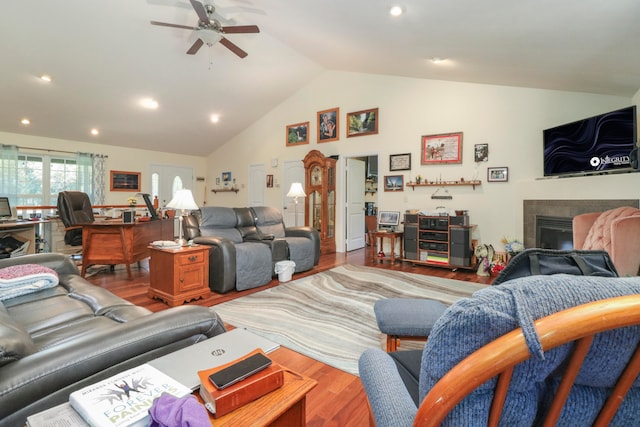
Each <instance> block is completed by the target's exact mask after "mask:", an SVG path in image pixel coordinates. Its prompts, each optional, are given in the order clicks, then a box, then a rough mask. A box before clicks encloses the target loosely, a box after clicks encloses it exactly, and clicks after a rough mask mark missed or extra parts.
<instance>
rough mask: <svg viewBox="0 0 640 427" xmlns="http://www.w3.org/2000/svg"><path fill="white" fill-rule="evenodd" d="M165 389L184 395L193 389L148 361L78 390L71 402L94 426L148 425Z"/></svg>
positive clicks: (171, 392) (176, 395) (176, 394)
mask: <svg viewBox="0 0 640 427" xmlns="http://www.w3.org/2000/svg"><path fill="white" fill-rule="evenodd" d="M163 393H169V394H171V395H173V396H175V397H184V396H187V395H189V394H191V390H190V389H189V388H188V387H186V386H184V385H182V384H180V383H179V382H177V381H175V380H174V379H172V378H171V377H169V376H167V375H165V374H163V373H162V372H160V371H159V370H157V369H156V368H154V367H153V366H150V365H148V364H144V365H141V366H138V367H136V368H133V369H129V370H127V371H124V372H122V373H120V374H117V375H114V376H112V377H111V378H107V379H106V380H103V381H100V382H98V383H96V384H92V385H90V386H87V387H85V388H82V389H80V390H78V391H74V392H73V393H71V395H70V396H69V402H70V403H71V406H73V408H74V409H75V410H76V411H78V413H79V414H80V415H81V416H82V417H83V418H84V419H85V420H86V421H87V422H88V423H89V424H91V425H92V426H96V427H103V426H104V427H120V426H122V427H124V426H132V425H134V426H138V425H140V426H146V425H148V424H149V420H150V417H149V408H151V406H152V405H153V401H154V399H156V398H158V397H160V396H161V395H162V394H163Z"/></svg>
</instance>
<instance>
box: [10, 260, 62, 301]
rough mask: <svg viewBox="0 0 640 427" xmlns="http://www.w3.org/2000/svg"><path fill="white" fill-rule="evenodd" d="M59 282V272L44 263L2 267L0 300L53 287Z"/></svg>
mask: <svg viewBox="0 0 640 427" xmlns="http://www.w3.org/2000/svg"><path fill="white" fill-rule="evenodd" d="M57 284H58V274H57V273H56V272H55V271H54V270H52V269H50V268H49V267H45V266H43V265H38V264H18V265H12V266H9V267H5V268H0V301H3V300H6V299H9V298H14V297H17V296H20V295H24V294H28V293H31V292H36V291H39V290H40V289H46V288H52V287H54V286H56V285H57Z"/></svg>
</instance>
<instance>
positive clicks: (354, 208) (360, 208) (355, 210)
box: [346, 158, 365, 252]
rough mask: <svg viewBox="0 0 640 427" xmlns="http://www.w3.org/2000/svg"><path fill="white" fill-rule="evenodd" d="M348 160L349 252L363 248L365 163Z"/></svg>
mask: <svg viewBox="0 0 640 427" xmlns="http://www.w3.org/2000/svg"><path fill="white" fill-rule="evenodd" d="M346 160H347V191H346V193H347V194H346V207H347V242H346V243H347V252H348V251H353V250H356V249H360V248H363V247H364V245H365V240H364V214H365V211H364V196H365V193H364V187H365V162H364V161H362V160H358V159H351V158H348V159H346Z"/></svg>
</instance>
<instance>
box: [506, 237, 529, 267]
mask: <svg viewBox="0 0 640 427" xmlns="http://www.w3.org/2000/svg"><path fill="white" fill-rule="evenodd" d="M502 243H504V250H505V251H506V252H507V263H509V261H510V260H511V258H513V257H514V256H516V255H517V254H518V253H519V252H522V251H523V250H524V245H523V244H522V242H521V241H520V240H518V239H516V238H515V237H511V236H504V237H503V238H502Z"/></svg>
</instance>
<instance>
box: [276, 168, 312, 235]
mask: <svg viewBox="0 0 640 427" xmlns="http://www.w3.org/2000/svg"><path fill="white" fill-rule="evenodd" d="M282 180H283V181H282V187H281V188H282V216H283V217H284V223H285V225H286V226H287V227H294V226H296V224H297V225H299V226H302V225H304V206H305V205H304V204H305V201H306V199H304V198H303V199H300V198H298V206H297V208H296V206H295V203H294V200H293V198H292V197H287V193H288V192H289V189H290V188H291V184H292V183H294V182H299V183H301V184H302V188H304V164H303V163H302V160H287V161H285V162H282Z"/></svg>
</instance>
